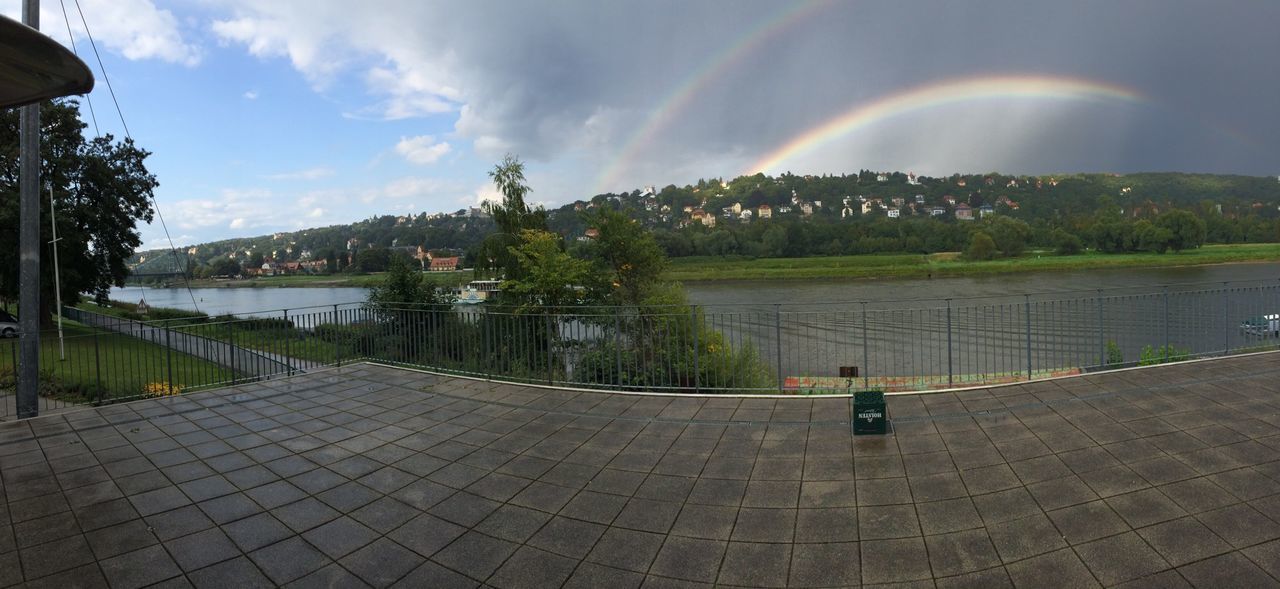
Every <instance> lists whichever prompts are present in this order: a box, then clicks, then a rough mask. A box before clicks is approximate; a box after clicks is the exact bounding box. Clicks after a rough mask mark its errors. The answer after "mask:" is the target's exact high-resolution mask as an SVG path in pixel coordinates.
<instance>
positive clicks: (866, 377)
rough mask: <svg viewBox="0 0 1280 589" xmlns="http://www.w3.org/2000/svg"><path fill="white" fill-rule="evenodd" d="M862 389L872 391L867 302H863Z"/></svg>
mask: <svg viewBox="0 0 1280 589" xmlns="http://www.w3.org/2000/svg"><path fill="white" fill-rule="evenodd" d="M862 388H864V389H867V390H871V349H870V348H869V347H868V346H867V302H866V301H863V302H862Z"/></svg>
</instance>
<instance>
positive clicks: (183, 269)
mask: <svg viewBox="0 0 1280 589" xmlns="http://www.w3.org/2000/svg"><path fill="white" fill-rule="evenodd" d="M74 2H75V3H76V12H78V13H80V23H81V24H83V25H84V34H85V37H87V38H88V39H89V47H91V48H93V56H94V58H95V59H97V60H98V69H100V70H102V81H103V82H106V84H107V92H108V93H109V94H110V95H111V102H112V103H113V104H115V107H116V114H117V115H119V117H120V126H122V127H124V136H125V138H127V139H128V140H129V141H130V142H132V141H133V135H131V134H130V133H129V124H128V123H126V122H125V120H124V111H122V110H121V109H120V101H119V100H117V99H116V91H115V89H114V88H112V86H111V78H110V77H109V76H107V67H106V66H105V65H103V63H102V55H101V54H99V53H98V44H97V43H96V42H94V40H93V32H92V31H91V30H90V29H89V21H88V19H86V18H85V16H84V8H82V7H81V6H80V0H74ZM68 26H69V25H68ZM150 199H151V206H153V207H155V210H156V218H158V219H159V220H160V227H161V228H162V229H164V237H165V239H166V240H168V241H169V252H170V253H171V254H172V255H173V263H174V264H175V265H176V266H177V267H176V268H175V269H176V270H177V271H178V273H179V274H181V276H182V282H183V285H184V286H185V287H186V289H187V295H188V296H189V297H191V306H192V308H194V309H195V310H196V312H199V311H200V305H199V303H197V302H196V295H195V293H194V292H192V291H191V280H190V279H188V278H187V266H188V264H186V263H184V261H183V260H179V259H178V249H177V247H176V246H174V245H173V237H172V236H171V235H170V234H169V226H168V224H166V223H165V222H164V214H163V213H161V212H160V203H159V202H157V201H156V197H155V195H154V194H151V195H150ZM188 257H189V256H188Z"/></svg>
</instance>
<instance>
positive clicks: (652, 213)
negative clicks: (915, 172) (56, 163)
mask: <svg viewBox="0 0 1280 589" xmlns="http://www.w3.org/2000/svg"><path fill="white" fill-rule="evenodd" d="M596 207H610V208H618V209H622V210H625V211H628V213H629V214H630V215H632V216H633V218H635V219H636V220H637V221H639V222H641V223H642V224H644V225H645V226H647V227H649V228H650V229H652V230H654V231H655V232H656V233H657V237H658V239H659V241H660V242H661V243H662V244H663V246H664V247H665V248H666V249H667V251H668V253H669V254H670V255H672V256H675V257H680V256H688V255H749V256H764V257H775V256H776V257H780V256H791V257H796V256H804V255H837V254H856V253H873V252H891V251H904V252H920V253H929V252H935V251H955V250H957V249H962V248H963V245H964V244H965V243H967V239H968V234H969V231H970V230H969V229H968V227H970V225H966V223H965V221H966V219H965V218H964V215H965V214H966V213H965V212H964V209H966V208H968V209H970V211H971V213H970V214H972V215H973V216H974V217H975V218H976V217H981V216H983V215H982V213H983V212H987V213H991V214H998V215H1004V216H1007V217H1010V218H1014V219H1018V220H1021V221H1024V222H1026V223H1028V224H1029V225H1030V226H1032V227H1034V228H1035V229H1036V231H1037V233H1036V237H1034V238H1033V239H1032V242H1044V241H1045V240H1047V239H1048V235H1049V232H1050V231H1051V230H1053V229H1062V230H1064V231H1066V232H1069V233H1073V234H1077V235H1080V236H1081V237H1082V238H1086V239H1085V241H1086V242H1087V241H1088V240H1087V237H1088V233H1089V231H1090V230H1091V226H1092V224H1093V223H1094V220H1095V218H1097V217H1098V216H1099V215H1100V214H1109V215H1112V216H1114V217H1116V218H1119V219H1126V220H1129V221H1138V220H1142V219H1147V218H1154V217H1155V216H1156V215H1158V214H1159V213H1160V212H1162V211H1168V210H1171V209H1184V210H1190V211H1192V212H1194V213H1195V214H1196V215H1198V216H1200V217H1201V218H1202V219H1204V220H1205V222H1206V224H1207V227H1208V241H1209V242H1210V243H1236V242H1271V241H1280V221H1277V219H1278V218H1280V181H1278V179H1277V178H1275V177H1270V176H1267V177H1254V176H1229V175H1213V174H1184V173H1141V174H1126V175H1119V174H1057V175H1047V176H1007V175H1002V174H996V173H991V174H971V175H960V174H956V175H952V176H948V177H945V178H931V177H915V176H912V175H910V174H904V173H901V172H894V173H877V172H872V171H867V170H863V171H861V172H859V173H857V174H850V175H842V176H796V175H792V174H783V175H781V176H779V177H776V178H775V177H768V176H764V175H761V174H757V175H754V176H742V177H739V178H736V179H733V180H731V181H727V182H726V181H721V180H720V179H711V180H701V181H699V182H698V183H696V184H694V185H687V186H683V187H677V186H674V185H670V186H666V187H665V188H662V189H656V188H655V187H649V188H646V189H644V190H636V191H633V192H630V193H622V194H601V195H597V196H595V197H593V198H591V199H590V200H586V201H575V202H572V203H568V204H565V205H563V206H561V207H559V208H556V209H554V210H552V211H551V214H550V216H549V218H550V220H549V224H550V227H551V228H552V229H553V230H554V231H557V232H559V233H561V234H563V235H565V236H566V238H568V239H570V240H575V239H578V238H580V237H581V236H583V235H584V233H585V231H586V229H587V224H588V221H587V219H586V216H587V215H588V214H589V213H590V212H591V210H592V209H594V208H596ZM984 207H987V209H986V210H985V211H984V210H983V208H984ZM744 211H749V212H744ZM766 211H767V212H766ZM766 216H767V218H764V217H766ZM707 218H710V219H707ZM492 228H493V224H492V222H491V221H490V220H489V219H488V218H487V216H486V215H484V214H483V213H482V212H481V211H479V210H478V209H469V210H461V211H457V212H455V213H435V214H428V213H421V214H418V215H408V216H398V217H397V216H392V215H384V216H378V217H371V218H369V219H366V220H364V221H359V222H356V223H352V224H350V225H334V226H330V227H321V228H314V229H305V230H301V231H294V232H284V233H276V234H273V235H263V236H258V237H252V238H237V239H227V240H222V241H216V242H211V243H203V244H198V245H195V246H191V247H189V248H186V249H185V251H180V252H178V253H179V255H180V257H183V258H185V257H187V256H189V257H190V262H188V263H189V264H190V265H191V266H192V267H193V268H194V267H201V266H209V265H210V264H213V263H215V262H217V261H218V260H219V259H222V260H226V259H231V260H235V261H237V262H238V263H240V264H242V265H244V264H247V263H248V262H250V261H251V260H252V261H258V259H259V258H262V259H267V260H275V261H278V262H285V261H307V260H326V259H328V260H336V265H337V266H339V267H344V266H347V265H351V264H356V263H358V261H359V256H360V252H362V251H366V250H370V249H372V250H383V249H387V248H402V249H403V250H404V251H405V252H406V253H410V254H412V253H413V252H415V251H416V250H417V249H418V248H419V247H422V248H424V249H426V250H435V251H437V252H439V253H442V254H444V253H451V254H460V255H464V256H465V255H466V253H467V252H468V251H469V250H470V249H472V248H473V247H474V246H476V245H477V244H478V243H480V241H481V240H482V239H483V238H484V236H485V235H486V234H488V233H489V232H490V231H492ZM1042 234H1043V235H1042ZM464 263H465V262H464ZM131 265H132V266H133V267H134V269H135V272H138V273H147V272H168V271H172V269H173V268H174V267H175V264H174V260H173V256H172V255H170V253H169V252H168V251H165V250H152V251H146V252H140V253H138V254H137V255H136V256H135V257H134V259H133V260H132V261H131Z"/></svg>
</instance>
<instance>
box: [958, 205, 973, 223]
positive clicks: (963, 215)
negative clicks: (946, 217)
mask: <svg viewBox="0 0 1280 589" xmlns="http://www.w3.org/2000/svg"><path fill="white" fill-rule="evenodd" d="M956 219H959V220H961V221H972V220H973V207H970V206H969V205H967V204H964V203H960V204H958V205H956Z"/></svg>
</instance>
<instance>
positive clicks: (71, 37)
mask: <svg viewBox="0 0 1280 589" xmlns="http://www.w3.org/2000/svg"><path fill="white" fill-rule="evenodd" d="M58 4H61V5H62V22H64V23H67V40H68V41H69V42H70V43H71V53H72V54H73V55H75V56H76V57H80V52H79V51H76V36H75V35H73V34H72V33H71V19H70V18H69V17H67V2H66V0H58ZM81 96H83V97H84V100H85V102H86V103H88V105H89V118H91V119H93V134H94V135H95V136H97V137H101V136H102V131H99V130H98V113H96V112H94V111H93V99H92V98H89V95H88V94H81Z"/></svg>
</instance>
